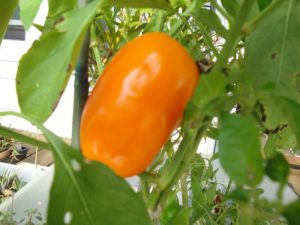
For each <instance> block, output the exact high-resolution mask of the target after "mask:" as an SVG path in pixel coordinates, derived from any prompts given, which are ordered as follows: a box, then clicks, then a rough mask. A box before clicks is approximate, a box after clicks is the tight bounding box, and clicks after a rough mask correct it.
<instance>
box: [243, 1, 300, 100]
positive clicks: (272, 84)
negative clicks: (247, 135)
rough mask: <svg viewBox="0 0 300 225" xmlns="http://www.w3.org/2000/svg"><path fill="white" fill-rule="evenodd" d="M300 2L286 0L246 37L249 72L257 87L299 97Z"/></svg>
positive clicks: (282, 94) (294, 97)
mask: <svg viewBox="0 0 300 225" xmlns="http://www.w3.org/2000/svg"><path fill="white" fill-rule="evenodd" d="M299 42H300V2H299V1H295V0H289V1H284V2H283V3H282V4H281V6H280V7H277V8H276V9H275V10H274V11H272V13H269V14H267V15H266V16H265V18H264V19H263V20H262V21H261V22H260V23H259V24H258V25H257V26H256V29H255V30H254V31H253V32H252V33H251V34H250V35H249V36H248V37H247V39H246V51H245V60H246V68H247V73H248V74H249V75H251V76H252V78H253V81H254V86H255V88H256V89H261V90H264V91H266V92H268V93H272V94H276V95H280V96H286V97H289V98H293V99H297V100H299V93H298V92H297V90H296V86H295V83H296V75H297V74H299V73H300V65H299V62H298V59H299V58H300V45H299V44H298V43H299Z"/></svg>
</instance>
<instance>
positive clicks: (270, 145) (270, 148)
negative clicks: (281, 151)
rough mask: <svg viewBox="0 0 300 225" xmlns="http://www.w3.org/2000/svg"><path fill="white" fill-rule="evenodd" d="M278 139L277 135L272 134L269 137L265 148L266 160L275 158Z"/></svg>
mask: <svg viewBox="0 0 300 225" xmlns="http://www.w3.org/2000/svg"><path fill="white" fill-rule="evenodd" d="M277 139H278V135H277V134H272V135H269V136H268V140H267V142H266V144H265V146H264V153H265V155H266V158H271V157H272V156H274V155H275V154H276V153H277V151H278V148H277V145H276V141H277Z"/></svg>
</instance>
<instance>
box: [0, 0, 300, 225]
mask: <svg viewBox="0 0 300 225" xmlns="http://www.w3.org/2000/svg"><path fill="white" fill-rule="evenodd" d="M40 3H41V1H39V0H35V1H32V0H20V1H19V7H20V9H21V18H22V21H23V23H24V26H25V28H29V27H30V26H31V25H32V21H33V18H34V17H35V14H36V12H37V11H38V8H39V5H40ZM16 5H17V2H16V1H10V3H9V4H7V2H6V1H5V0H0V11H1V13H0V19H1V23H0V37H3V34H4V31H5V29H6V26H7V23H8V20H9V18H10V15H11V14H12V13H13V9H14V8H15V7H16ZM48 5H49V12H48V16H47V21H46V22H45V24H41V25H35V26H36V27H38V28H39V29H40V30H41V31H42V35H41V37H40V38H39V40H37V41H36V42H35V43H34V44H33V45H32V47H31V49H30V50H29V51H28V52H27V53H26V54H25V55H24V56H23V57H22V58H21V60H20V65H19V68H18V73H17V79H16V83H17V93H18V100H19V105H20V108H21V111H22V112H21V113H20V114H16V113H11V112H0V116H5V115H11V114H13V115H16V116H20V117H23V118H24V119H26V120H29V121H30V122H32V123H33V124H35V125H36V126H37V127H38V128H39V129H40V130H41V131H42V132H43V133H44V135H45V136H46V138H47V140H48V142H47V143H41V142H38V141H36V140H34V139H32V138H29V137H26V136H22V135H19V134H17V133H15V132H14V131H11V130H9V129H7V128H4V127H0V133H1V134H3V135H7V136H13V137H14V138H17V139H20V140H22V141H27V142H29V143H32V144H36V145H40V146H41V145H42V146H43V147H45V145H46V146H48V148H49V149H51V150H52V152H53V156H54V159H55V179H54V183H53V186H52V189H51V194H50V203H49V207H48V224H50V225H51V224H62V223H65V224H81V225H82V224H100V223H101V224H111V225H114V224H123V225H125V224H130V225H135V224H137V225H140V224H162V225H171V224H172V225H177V224H178V225H188V224H245V225H247V224H249V225H250V224H287V223H288V224H292V225H294V224H295V225H296V224H297V223H298V221H300V218H299V215H300V214H299V207H300V201H299V200H298V201H295V202H293V203H291V204H289V205H285V204H283V199H282V191H283V188H284V187H285V186H286V185H287V176H288V174H289V168H288V166H289V165H288V163H287V162H286V160H285V158H284V157H283V153H284V151H285V150H290V151H296V150H298V149H299V146H300V117H299V115H300V99H299V82H300V64H299V58H300V44H299V43H300V33H299V32H300V2H299V0H286V1H280V0H244V1H243V0H222V1H215V0H194V1H192V0H170V1H166V0H152V1H149V0H120V1H113V0H93V1H89V2H86V3H85V4H78V3H77V2H76V1H75V0H72V1H66V0H64V1H57V0H48ZM153 31H162V32H166V33H168V34H169V35H171V36H173V37H174V38H176V39H177V40H178V41H180V42H181V43H182V44H183V45H184V46H185V47H186V49H187V50H188V51H189V52H190V54H191V55H192V56H193V57H194V59H195V60H196V61H197V63H198V64H199V67H200V68H201V79H200V81H199V84H198V86H197V90H196V91H195V94H194V96H193V98H192V100H191V101H190V103H189V104H188V106H187V109H186V111H185V115H184V119H183V121H182V124H181V126H180V127H179V128H178V129H177V130H176V131H174V137H176V138H172V139H170V140H169V141H168V142H167V143H166V144H165V146H164V147H163V149H162V151H161V152H160V154H159V155H158V156H157V158H156V159H155V160H154V162H153V163H152V165H151V166H150V167H149V169H148V170H147V171H146V172H145V173H143V174H141V175H140V180H141V186H140V187H138V191H137V192H134V191H133V190H132V189H131V188H130V187H129V185H128V184H127V183H126V182H125V181H124V180H123V179H121V178H119V177H117V176H115V175H114V174H113V172H112V171H110V169H108V168H106V167H105V166H103V165H100V164H99V163H96V162H86V161H85V160H84V159H83V158H82V156H81V154H80V152H79V151H75V150H74V149H76V148H78V146H76V145H75V147H71V146H68V145H67V144H65V143H64V142H62V140H60V139H59V137H57V136H56V135H55V134H53V133H51V132H50V131H49V130H47V129H46V128H44V127H43V125H42V124H43V123H44V122H45V121H46V120H47V118H48V117H49V116H50V115H51V113H52V112H53V110H55V107H56V105H57V102H58V101H59V98H60V96H61V94H62V92H63V91H64V88H65V86H66V84H67V82H68V79H69V77H70V75H71V73H72V71H73V70H74V68H75V64H76V62H77V66H78V65H79V67H87V68H88V70H87V71H88V74H84V73H83V74H82V73H79V77H80V76H81V77H82V76H83V77H84V76H85V78H86V79H88V81H89V83H90V85H91V88H92V87H93V84H94V82H95V80H96V79H97V77H98V75H99V74H100V73H101V71H102V70H103V68H104V67H105V65H106V64H107V62H109V60H110V59H111V58H112V57H113V55H114V54H115V53H116V52H117V51H118V50H119V49H120V48H121V47H122V46H123V45H124V44H125V43H127V42H128V41H129V40H131V39H133V38H135V37H136V36H138V35H140V34H143V33H146V32H153ZM84 40H85V42H84ZM86 40H88V41H86ZM86 43H87V44H86ZM84 48H85V50H86V51H85V52H86V54H85V55H84V54H83V52H84V51H82V50H83V49H84ZM80 52H81V55H80V58H79V59H81V58H84V57H87V59H88V61H87V62H88V64H85V63H82V60H81V61H80V60H79V61H77V59H78V55H79V53H80ZM133 54H134V53H133ZM53 65H55V66H53ZM170 66H171V65H170ZM76 71H77V70H76ZM79 71H84V70H80V68H79ZM87 75H88V76H87ZM79 83H80V82H79ZM79 85H80V84H79ZM86 91H87V90H86ZM74 113H75V114H76V113H77V114H78V112H77V111H74ZM79 113H80V111H79ZM74 129H78V127H76V126H74ZM153 132H155V131H153ZM206 137H211V138H214V139H216V141H217V143H218V149H219V153H218V154H217V155H215V156H213V157H212V158H211V159H204V158H203V157H202V156H201V155H200V154H199V153H198V152H197V147H198V144H199V142H200V141H201V139H202V138H206ZM73 138H74V139H76V138H77V137H76V136H74V137H73ZM214 161H220V163H221V165H222V167H223V169H224V170H225V171H226V173H227V174H228V175H229V177H230V181H229V183H228V184H227V185H225V186H224V184H219V183H218V180H217V179H216V173H217V171H216V169H215V167H213V163H214ZM266 176H268V177H269V178H270V179H272V180H274V181H275V182H278V184H279V188H278V196H277V199H276V200H274V201H268V200H266V199H264V198H262V195H261V194H262V192H263V191H264V190H261V189H260V188H259V184H260V183H261V181H262V179H263V178H264V177H266ZM67 186H68V187H69V188H68V189H67V190H66V187H67ZM66 192H67V194H66Z"/></svg>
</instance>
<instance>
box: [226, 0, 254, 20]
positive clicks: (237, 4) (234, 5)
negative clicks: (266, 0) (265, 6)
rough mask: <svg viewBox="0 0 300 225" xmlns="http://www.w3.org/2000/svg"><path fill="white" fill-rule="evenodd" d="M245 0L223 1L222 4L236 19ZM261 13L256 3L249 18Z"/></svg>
mask: <svg viewBox="0 0 300 225" xmlns="http://www.w3.org/2000/svg"><path fill="white" fill-rule="evenodd" d="M243 1H244V0H221V3H222V5H223V7H224V8H225V10H226V11H227V12H228V13H229V14H230V15H231V16H232V17H234V18H236V17H237V15H238V13H239V10H240V8H241V5H242V4H243ZM258 12H259V8H258V3H255V5H254V6H253V8H252V9H251V11H250V14H249V17H248V19H250V18H253V17H254V16H255V15H257V13H258Z"/></svg>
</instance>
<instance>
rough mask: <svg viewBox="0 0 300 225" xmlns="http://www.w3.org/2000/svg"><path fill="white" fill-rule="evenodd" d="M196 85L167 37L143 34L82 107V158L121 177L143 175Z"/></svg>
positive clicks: (189, 63)
mask: <svg viewBox="0 0 300 225" xmlns="http://www.w3.org/2000/svg"><path fill="white" fill-rule="evenodd" d="M198 79H199V71H198V68H197V66H196V63H195V62H194V60H193V59H192V58H191V57H190V56H189V54H188V52H187V51H186V50H185V49H184V47H183V46H182V45H181V44H180V43H179V42H177V41H176V40H174V39H173V38H171V37H169V36H168V35H166V34H164V33H160V32H155V33H147V34H144V35H142V36H140V37H137V38H136V39H134V40H132V41H130V42H129V43H127V44H126V45H125V46H124V47H123V48H122V49H121V50H120V51H119V52H118V53H117V54H116V55H115V56H114V58H113V59H112V60H111V61H110V62H109V63H108V65H107V66H106V68H105V69H104V71H103V73H102V74H101V76H100V78H99V79H98V81H97V82H96V85H95V87H94V89H93V91H92V93H91V95H90V96H89V98H88V101H87V103H86V105H85V108H84V111H83V115H82V120H81V130H80V142H81V148H82V151H83V154H84V156H85V157H86V158H88V159H90V160H96V161H99V162H101V163H103V164H105V165H107V166H109V167H110V168H112V169H113V170H114V171H115V173H116V174H118V175H119V176H121V177H128V176H132V175H137V174H139V173H141V172H143V171H145V170H146V169H147V167H148V165H149V164H150V163H151V162H152V160H153V159H154V158H155V156H156V155H157V154H158V152H159V151H160V149H161V147H162V146H163V145H164V144H165V143H166V141H167V140H168V138H169V137H170V135H171V133H172V131H173V130H174V129H175V128H176V127H177V126H178V125H179V123H180V120H181V118H182V116H183V111H184V108H185V107H186V105H187V102H188V101H189V99H190V98H191V96H192V94H193V91H194V89H195V87H196V84H197V81H198Z"/></svg>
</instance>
